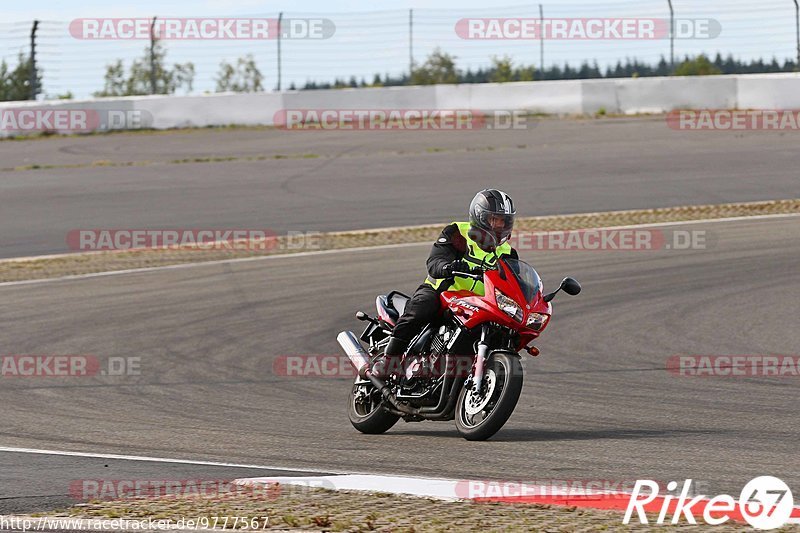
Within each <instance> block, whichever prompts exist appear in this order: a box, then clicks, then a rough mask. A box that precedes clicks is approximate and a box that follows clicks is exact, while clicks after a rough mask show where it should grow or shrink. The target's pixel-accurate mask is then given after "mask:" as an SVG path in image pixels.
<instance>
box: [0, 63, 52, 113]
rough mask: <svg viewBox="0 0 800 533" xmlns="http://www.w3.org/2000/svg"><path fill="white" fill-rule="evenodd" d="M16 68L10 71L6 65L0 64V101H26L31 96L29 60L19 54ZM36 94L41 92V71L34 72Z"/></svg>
mask: <svg viewBox="0 0 800 533" xmlns="http://www.w3.org/2000/svg"><path fill="white" fill-rule="evenodd" d="M17 61H18V62H17V66H16V67H15V68H14V69H13V70H10V69H9V66H8V64H7V63H6V62H5V61H3V62H0V101H3V102H8V101H11V100H28V99H30V96H31V80H30V72H31V59H30V57H26V56H25V55H24V54H23V53H22V52H20V54H19V57H18V59H17ZM36 76H37V79H36V88H37V91H36V93H37V94H39V93H41V92H42V70H41V69H37V71H36Z"/></svg>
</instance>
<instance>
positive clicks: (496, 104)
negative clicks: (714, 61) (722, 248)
mask: <svg viewBox="0 0 800 533" xmlns="http://www.w3.org/2000/svg"><path fill="white" fill-rule="evenodd" d="M687 108H692V109H800V74H752V75H736V76H707V77H686V78H639V79H628V78H626V79H607V80H574V81H537V82H519V83H503V84H498V83H486V84H474V85H437V86H425V87H385V88H374V89H338V90H324V91H302V92H298V91H292V92H284V93H257V94H230V93H227V94H211V95H201V96H135V97H124V98H102V99H92V100H82V101H78V100H76V101H49V102H9V103H0V111H2V113H3V115H0V118H2V119H4V120H3V122H0V136H3V135H9V134H13V133H14V132H13V131H10V129H11V128H10V127H9V124H8V122H7V117H6V116H5V115H7V114H8V113H16V114H18V113H19V112H20V111H23V110H31V109H38V110H56V109H61V110H63V109H73V110H92V111H93V112H94V113H96V114H97V115H98V116H99V119H98V120H97V122H98V124H97V125H96V127H94V128H90V129H95V130H100V131H102V130H105V129H114V128H121V127H131V128H137V127H153V128H159V129H165V128H176V127H202V126H224V125H230V124H246V125H257V124H262V125H272V124H274V121H275V117H276V113H278V112H279V111H280V110H282V109H316V110H322V109H362V110H365V109H474V110H486V111H488V110H495V109H503V110H525V111H529V112H533V113H547V114H592V113H596V112H597V111H599V110H601V109H605V111H606V112H608V113H623V114H634V113H665V112H668V111H671V110H673V109H687ZM126 113H127V114H129V115H131V116H133V115H135V119H131V120H129V122H130V123H129V124H120V123H119V116H120V115H124V114H126ZM93 124H94V122H93Z"/></svg>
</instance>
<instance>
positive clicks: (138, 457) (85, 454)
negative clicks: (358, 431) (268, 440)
mask: <svg viewBox="0 0 800 533" xmlns="http://www.w3.org/2000/svg"><path fill="white" fill-rule="evenodd" d="M1 452H11V453H29V454H35V455H61V456H67V457H88V458H93V459H114V460H117V461H142V462H151V463H173V464H186V465H201V466H222V467H228V468H252V469H264V470H282V471H296V472H305V473H309V474H337V475H338V474H340V473H341V474H345V473H349V472H339V471H336V470H327V469H318V468H303V467H293V466H274V465H271V466H270V465H251V464H240V463H225V462H217V461H196V460H192V459H171V458H167V457H147V456H141V455H117V454H113V453H92V452H69V451H63V450H39V449H36V448H14V447H9V446H0V453H1Z"/></svg>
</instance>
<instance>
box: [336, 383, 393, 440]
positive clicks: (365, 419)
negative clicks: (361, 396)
mask: <svg viewBox="0 0 800 533" xmlns="http://www.w3.org/2000/svg"><path fill="white" fill-rule="evenodd" d="M365 387H366V390H368V391H369V393H370V394H369V398H370V403H369V405H367V403H366V402H363V401H362V402H357V401H356V399H357V398H358V393H359V389H364V388H365ZM378 396H379V395H378V394H376V393H375V388H374V387H373V386H372V385H371V384H364V385H356V384H353V389H352V390H351V391H350V397H349V398H348V405H347V414H348V416H349V418H350V423H351V424H353V427H354V428H356V429H357V430H358V431H360V432H361V433H366V434H368V435H379V434H381V433H385V432H387V431H389V429H391V427H392V426H394V425H395V424H396V423H397V421H398V420H400V417H399V416H397V415H393V414H392V413H389V412H387V411H386V410H384V409H383V407H381V403H380V399H379V398H376V397H378Z"/></svg>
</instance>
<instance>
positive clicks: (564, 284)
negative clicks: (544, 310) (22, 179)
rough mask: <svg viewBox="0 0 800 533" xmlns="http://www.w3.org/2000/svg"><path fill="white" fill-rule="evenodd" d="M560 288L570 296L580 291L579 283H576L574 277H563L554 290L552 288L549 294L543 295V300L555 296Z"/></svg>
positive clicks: (546, 300)
mask: <svg viewBox="0 0 800 533" xmlns="http://www.w3.org/2000/svg"><path fill="white" fill-rule="evenodd" d="M561 290H563V291H564V292H566V293H567V294H569V295H570V296H575V295H577V294H580V292H581V284H580V283H578V280H576V279H575V278H564V279H563V280H561V285H559V286H558V288H557V289H556V290H554V291H553V292H551V293H549V294H545V295H544V301H545V302H549V301H551V300H552V299H553V298H555V297H556V294H558V291H561Z"/></svg>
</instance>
